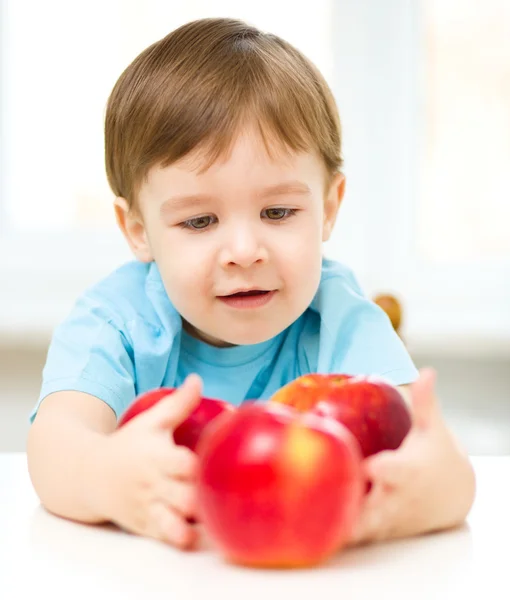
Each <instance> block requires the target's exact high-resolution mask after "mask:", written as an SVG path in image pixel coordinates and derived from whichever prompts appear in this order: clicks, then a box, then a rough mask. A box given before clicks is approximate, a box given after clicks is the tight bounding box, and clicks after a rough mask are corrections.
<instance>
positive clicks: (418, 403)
mask: <svg viewBox="0 0 510 600" xmlns="http://www.w3.org/2000/svg"><path fill="white" fill-rule="evenodd" d="M435 385H436V372H435V370H434V369H431V368H426V369H421V370H420V376H419V378H418V380H417V381H415V382H414V383H413V384H412V385H411V409H412V414H413V424H414V426H415V427H417V428H419V429H427V428H428V427H430V425H431V423H432V422H433V421H434V419H435V418H436V416H437V415H438V414H439V412H440V409H439V403H438V400H437V396H436V392H435Z"/></svg>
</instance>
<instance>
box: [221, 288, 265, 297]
mask: <svg viewBox="0 0 510 600" xmlns="http://www.w3.org/2000/svg"><path fill="white" fill-rule="evenodd" d="M267 293H268V290H246V291H245V292H236V293H235V294H228V296H227V298H237V297H241V296H262V295H264V294H267Z"/></svg>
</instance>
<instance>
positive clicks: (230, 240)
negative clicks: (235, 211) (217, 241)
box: [220, 226, 268, 268]
mask: <svg viewBox="0 0 510 600" xmlns="http://www.w3.org/2000/svg"><path fill="white" fill-rule="evenodd" d="M267 258H268V252H267V249H266V247H265V244H264V243H263V241H262V239H261V236H260V235H258V234H257V232H256V231H254V230H253V229H252V228H250V227H240V226H237V227H235V228H234V230H233V231H229V232H228V233H227V235H226V236H225V239H224V243H223V247H222V250H221V259H220V260H221V264H222V266H223V267H227V266H232V265H237V266H240V267H243V268H248V267H251V266H252V265H254V264H257V263H260V264H262V263H264V262H266V261H267Z"/></svg>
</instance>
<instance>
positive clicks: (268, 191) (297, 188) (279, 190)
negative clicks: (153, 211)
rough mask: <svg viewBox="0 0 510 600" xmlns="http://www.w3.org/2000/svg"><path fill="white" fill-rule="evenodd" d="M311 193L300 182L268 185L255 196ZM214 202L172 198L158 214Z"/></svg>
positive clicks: (207, 196)
mask: <svg viewBox="0 0 510 600" xmlns="http://www.w3.org/2000/svg"><path fill="white" fill-rule="evenodd" d="M311 193H312V190H311V189H310V187H309V186H308V185H307V184H306V183H304V182H302V181H297V180H296V181H285V182H282V183H277V184H274V185H270V186H268V187H266V188H264V189H262V190H261V191H260V192H258V194H257V196H258V197H259V198H261V199H264V198H269V197H274V196H284V195H287V194H298V195H300V196H309V195H310V194H311ZM213 200H215V197H214V196H211V195H210V194H185V195H180V196H172V197H170V198H168V199H167V200H165V201H164V202H163V203H162V204H161V208H160V212H161V213H162V214H163V213H165V212H167V211H169V210H179V209H181V208H193V207H196V206H202V205H204V204H207V203H208V202H212V201H213Z"/></svg>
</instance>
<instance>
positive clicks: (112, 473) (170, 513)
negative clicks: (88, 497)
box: [101, 375, 201, 549]
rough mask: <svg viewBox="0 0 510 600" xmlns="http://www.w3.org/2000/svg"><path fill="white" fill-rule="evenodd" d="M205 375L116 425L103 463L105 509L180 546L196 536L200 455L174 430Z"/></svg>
mask: <svg viewBox="0 0 510 600" xmlns="http://www.w3.org/2000/svg"><path fill="white" fill-rule="evenodd" d="M200 395H201V380H200V378H199V377H198V376H196V375H191V376H189V377H188V378H187V379H186V381H185V382H184V384H183V385H182V387H181V388H180V389H178V390H176V391H175V392H174V393H173V394H172V395H171V396H168V398H163V399H162V400H160V401H159V402H158V403H157V404H156V405H154V406H153V407H152V408H150V409H148V410H146V411H145V412H144V413H142V414H140V415H138V416H137V417H136V418H134V419H132V420H131V421H130V422H128V423H127V424H126V425H124V426H123V427H121V428H120V429H117V430H116V431H114V432H113V433H112V434H111V435H110V436H108V438H107V441H106V451H105V456H104V457H103V459H104V468H103V469H102V473H103V477H102V487H103V494H102V506H101V510H102V512H103V514H105V515H106V516H107V518H108V519H109V520H111V521H112V522H114V523H116V524H117V525H119V526H120V527H122V528H123V529H125V530H127V531H130V532H132V533H136V534H138V535H143V536H148V537H152V538H155V539H158V540H161V541H163V542H166V543H169V544H172V545H174V546H176V547H179V548H182V549H184V548H190V547H192V546H193V545H194V544H195V542H196V540H197V531H196V528H195V527H193V525H192V524H190V522H189V520H191V519H192V518H193V517H194V516H195V514H196V498H195V485H194V479H195V476H196V468H197V457H196V455H195V454H194V453H193V452H192V451H191V450H189V449H188V448H186V447H184V446H177V445H176V444H175V443H174V441H173V435H172V432H173V431H174V429H175V428H176V427H177V426H178V425H180V424H181V423H182V422H183V421H184V420H185V419H186V417H187V416H188V415H189V414H190V413H191V412H192V410H193V409H194V408H195V406H196V405H197V404H198V402H199V400H200Z"/></svg>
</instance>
